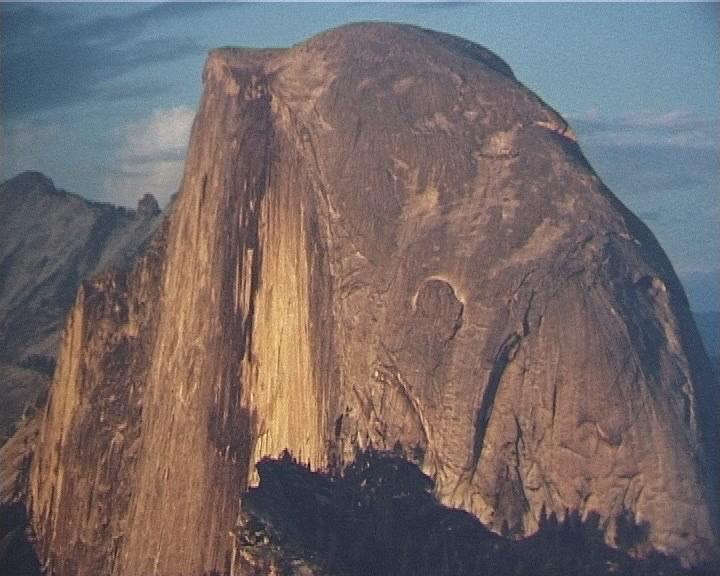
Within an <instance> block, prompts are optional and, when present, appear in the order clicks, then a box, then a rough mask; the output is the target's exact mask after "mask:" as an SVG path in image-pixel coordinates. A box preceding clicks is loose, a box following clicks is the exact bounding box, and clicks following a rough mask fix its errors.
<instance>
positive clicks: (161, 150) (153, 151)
mask: <svg viewBox="0 0 720 576" xmlns="http://www.w3.org/2000/svg"><path fill="white" fill-rule="evenodd" d="M193 117H194V112H193V111H192V110H191V109H190V108H188V107H186V106H178V107H175V108H168V109H163V110H156V111H155V112H154V113H153V114H152V115H151V116H150V117H149V118H146V119H143V120H141V121H138V122H135V123H133V124H131V125H129V126H128V127H127V128H126V129H125V131H124V132H125V134H124V137H125V141H124V145H123V147H122V149H121V150H120V152H119V154H118V157H117V168H116V169H115V170H113V171H112V173H111V174H110V175H109V176H108V178H107V179H106V181H105V193H106V196H107V200H109V201H111V202H113V203H116V204H122V205H125V206H135V205H136V204H137V201H138V200H139V199H140V198H142V196H143V195H144V194H147V193H150V194H153V195H154V196H155V197H156V198H157V200H158V202H159V203H160V205H161V206H164V205H165V204H167V202H168V200H169V199H170V196H172V194H174V193H175V192H176V191H177V188H178V185H179V183H180V179H181V177H182V171H183V164H184V160H185V152H186V150H187V144H188V140H189V138H190V129H191V127H192V121H193Z"/></svg>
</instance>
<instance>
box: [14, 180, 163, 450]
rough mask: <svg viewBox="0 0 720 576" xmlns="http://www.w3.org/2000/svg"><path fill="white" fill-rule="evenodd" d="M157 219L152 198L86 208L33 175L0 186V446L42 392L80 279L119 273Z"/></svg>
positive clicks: (83, 202)
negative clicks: (132, 204)
mask: <svg viewBox="0 0 720 576" xmlns="http://www.w3.org/2000/svg"><path fill="white" fill-rule="evenodd" d="M158 215H159V210H158V206H157V202H156V201H155V200H154V198H152V197H149V198H147V199H143V201H142V202H141V205H140V206H139V207H138V210H137V211H133V210H127V209H124V208H118V207H116V206H111V205H109V204H100V203H95V202H89V201H87V200H85V199H83V198H81V197H79V196H76V195H74V194H69V193H67V192H65V191H63V190H58V189H57V188H55V186H54V184H53V182H52V180H50V179H49V178H47V177H46V176H43V175H42V174H40V173H37V172H24V173H22V174H20V175H18V176H16V177H14V178H11V179H10V180H7V181H6V182H4V183H2V184H0V393H1V394H2V398H3V402H2V407H0V444H1V443H2V442H4V440H5V439H6V438H7V436H8V434H9V433H10V431H11V430H12V427H13V425H14V424H15V423H17V422H18V420H19V419H20V416H21V414H22V412H23V409H24V408H25V406H26V405H27V404H28V403H30V402H32V401H33V400H34V398H35V397H36V396H37V395H38V394H43V393H44V392H45V391H46V390H47V386H48V384H49V381H50V378H51V377H52V372H53V368H54V364H55V356H56V351H57V346H58V341H59V337H60V333H61V331H62V327H63V324H64V322H65V317H66V315H67V313H68V312H69V310H70V308H71V307H72V305H73V302H74V301H75V294H76V292H77V289H78V287H79V286H80V283H81V281H82V280H83V279H85V278H88V277H89V276H91V275H93V274H97V273H99V272H101V271H103V270H107V269H110V268H118V269H123V268H127V267H128V266H129V265H130V263H131V262H132V261H133V259H134V258H135V256H136V254H137V253H138V251H139V250H140V248H141V246H142V245H143V244H144V243H145V241H146V240H147V238H148V236H149V235H150V234H151V233H152V232H153V231H154V230H155V228H156V227H157V223H158V222H159V218H158Z"/></svg>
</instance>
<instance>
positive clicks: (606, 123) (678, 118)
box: [566, 108, 719, 149]
mask: <svg viewBox="0 0 720 576" xmlns="http://www.w3.org/2000/svg"><path fill="white" fill-rule="evenodd" d="M566 117H567V119H568V120H569V121H570V123H571V124H573V125H574V126H575V128H576V130H577V132H578V133H579V134H580V135H581V143H585V144H594V145H602V146H618V147H631V146H659V147H669V148H692V149H712V148H717V147H718V136H717V134H718V128H719V124H718V119H717V118H712V117H704V116H700V115H698V114H696V113H693V112H690V111H688V110H670V111H663V112H652V111H641V112H636V113H631V114H623V115H619V116H608V115H604V114H603V113H602V112H601V111H600V110H599V109H598V108H591V109H589V110H587V111H586V112H584V113H581V114H567V115H566Z"/></svg>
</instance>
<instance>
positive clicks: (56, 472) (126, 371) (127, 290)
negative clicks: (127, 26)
mask: <svg viewBox="0 0 720 576" xmlns="http://www.w3.org/2000/svg"><path fill="white" fill-rule="evenodd" d="M204 82H205V93H204V97H203V100H202V103H201V106H200V110H199V112H198V115H197V118H196V122H195V126H194V128H193V134H192V139H191V145H190V151H189V156H188V159H187V165H186V171H185V177H184V183H183V189H182V192H181V195H180V197H179V199H178V203H177V206H176V209H175V210H174V212H173V214H172V215H171V217H170V219H169V222H168V225H167V229H166V230H165V231H164V233H163V234H164V235H163V234H161V235H160V237H159V238H158V239H157V242H156V246H155V249H154V251H151V253H150V254H149V255H148V256H147V257H146V258H145V259H144V260H143V261H142V262H141V263H140V264H139V265H138V266H137V267H136V269H135V271H134V272H133V273H132V274H130V275H129V276H128V277H127V278H125V277H108V278H105V279H104V280H103V279H101V280H98V281H97V282H95V283H93V284H91V285H87V286H86V287H85V288H84V290H83V291H81V292H80V294H79V296H78V300H77V303H76V306H75V309H74V311H73V313H72V317H71V319H70V321H69V323H68V326H67V328H66V335H65V340H64V348H63V353H62V355H61V358H60V365H59V368H58V371H57V374H56V378H55V382H54V384H53V389H52V394H51V399H50V403H49V406H48V409H47V413H46V416H45V422H44V424H43V428H42V431H41V440H40V446H39V448H38V451H37V454H36V456H35V459H34V462H33V473H32V486H31V505H32V512H33V518H34V523H35V528H36V530H37V533H38V535H39V537H40V540H41V541H42V543H43V547H44V553H45V557H46V558H47V559H48V561H49V563H50V564H51V565H52V566H53V567H54V568H55V569H56V570H57V573H58V574H71V573H78V574H85V573H87V574H90V573H113V574H123V575H135V574H137V575H140V574H143V575H146V574H174V573H180V572H183V573H199V572H201V571H202V570H209V569H211V568H215V567H218V568H222V567H223V566H225V565H226V563H227V562H228V554H229V549H230V545H231V542H230V538H229V536H228V531H229V530H230V529H231V528H232V527H233V525H234V523H235V521H236V518H237V513H238V496H239V494H240V492H241V491H242V490H243V488H244V487H246V486H247V485H248V483H252V482H253V481H254V463H255V462H256V461H257V460H258V459H259V458H260V457H262V456H263V455H266V454H277V453H279V452H280V451H281V450H283V449H284V448H288V449H289V450H290V451H291V452H293V454H295V455H296V456H297V457H298V458H300V459H301V460H303V461H306V462H310V464H311V465H312V466H313V467H327V466H334V465H337V464H338V463H341V462H344V461H348V460H350V459H351V458H352V455H353V452H354V450H355V448H356V447H366V446H368V445H370V444H372V445H373V446H375V447H380V448H392V447H393V446H395V445H396V444H397V443H400V444H401V445H402V446H403V447H404V448H405V450H406V451H407V453H408V457H411V458H415V459H416V460H418V461H419V462H421V464H422V467H423V469H424V470H425V471H426V472H427V473H428V474H430V475H431V476H433V477H434V478H435V479H436V482H437V491H438V494H439V495H440V497H441V499H442V500H443V501H444V502H445V503H447V504H451V505H455V506H460V507H463V508H465V509H467V510H469V511H471V512H473V513H474V514H476V515H477V516H478V517H479V518H480V519H481V520H482V521H483V522H485V523H487V524H488V525H490V526H491V527H493V528H494V529H496V530H498V531H501V530H506V531H509V532H511V533H515V534H520V533H523V532H524V533H530V532H532V531H533V530H534V529H536V527H537V523H538V519H539V517H540V515H541V511H542V509H543V508H545V509H546V510H547V511H548V512H550V511H555V512H557V513H558V514H560V515H563V514H564V513H565V511H566V510H568V509H569V510H578V511H580V512H581V513H587V512H591V511H595V512H597V513H599V514H600V515H601V516H602V517H603V518H604V519H605V522H606V525H607V529H608V533H609V535H610V537H611V536H612V532H613V530H614V521H613V518H615V517H617V516H619V515H621V514H625V513H626V512H628V511H629V512H630V513H631V514H633V515H634V517H635V518H636V520H637V521H639V522H647V523H648V524H649V527H650V532H649V534H650V535H649V538H650V543H651V544H652V545H654V546H656V547H658V548H660V549H663V550H666V551H668V552H671V553H673V554H677V555H680V556H682V557H683V558H684V559H685V560H686V561H688V562H695V561H698V560H700V559H702V558H705V557H707V556H708V555H709V554H713V553H714V552H715V550H716V548H715V547H716V545H717V540H716V535H715V534H716V533H715V532H714V531H715V529H716V528H715V525H714V521H715V520H714V518H715V516H714V514H715V513H716V511H715V509H714V506H715V501H716V496H717V484H716V483H715V480H714V476H713V475H714V473H715V470H714V467H713V466H714V465H713V464H712V462H711V459H710V458H709V451H710V448H711V446H714V447H716V446H717V445H716V444H712V443H714V442H716V439H717V436H716V428H715V427H714V426H716V424H714V423H712V416H713V414H714V412H716V410H717V405H716V404H715V397H714V396H713V395H712V394H711V385H712V381H711V377H710V373H709V365H708V363H707V358H706V357H705V354H704V352H703V351H702V347H701V345H700V342H699V338H698V336H697V332H696V330H695V327H694V325H693V323H692V321H691V319H690V316H689V310H688V306H687V302H686V299H685V296H684V294H683V291H682V288H681V287H680V285H679V283H678V281H677V278H676V276H675V274H674V272H673V271H672V268H671V266H670V264H669V263H668V261H667V259H666V257H665V256H664V254H663V253H662V251H661V249H660V248H659V246H658V245H657V242H656V241H655V240H654V238H653V237H652V235H651V234H650V233H649V231H648V230H647V229H646V228H645V227H644V226H643V225H642V224H641V223H640V222H639V221H638V220H637V219H636V218H635V217H633V216H632V215H631V214H630V213H628V212H627V211H626V210H625V208H624V207H622V205H620V204H619V202H618V201H617V200H616V199H615V198H614V197H613V196H612V194H611V193H610V192H609V191H608V190H607V189H606V188H605V187H604V186H603V184H602V183H601V182H600V181H599V180H598V178H597V176H596V175H595V174H594V173H593V171H592V170H591V168H590V167H589V166H588V165H587V163H586V162H585V160H584V159H583V157H582V155H581V153H580V151H579V149H578V147H577V145H576V143H575V141H574V138H573V135H572V132H571V131H570V130H569V128H568V126H567V125H566V123H565V122H564V121H563V119H562V118H560V117H559V116H558V115H557V114H556V113H555V112H553V111H552V110H551V109H549V108H548V107H547V106H545V105H544V104H543V103H542V102H541V101H540V100H539V99H538V98H537V97H536V96H534V95H533V94H532V93H530V92H529V91H528V90H527V89H525V88H524V87H523V86H521V85H520V84H518V83H517V82H516V81H515V79H514V77H513V76H512V73H511V72H510V70H509V68H508V67H507V66H506V65H505V64H504V63H503V62H502V61H500V60H499V59H498V58H497V57H495V56H494V55H492V54H491V53H489V52H486V51H485V50H483V49H482V48H480V47H478V46H475V45H473V44H470V43H467V42H465V41H462V40H460V39H457V38H453V37H449V36H445V35H442V34H437V33H431V32H427V31H422V30H419V29H415V28H411V27H404V26H394V25H380V24H374V25H357V26H350V27H345V28H341V29H338V30H335V31H332V32H329V33H326V34H323V35H321V36H318V37H316V38H314V39H312V40H310V41H308V42H306V43H304V44H301V45H298V46H296V47H295V48H292V49H289V50H275V51H251V50H233V49H223V50H218V51H215V52H213V53H212V54H211V56H210V58H209V60H208V62H207V65H206V68H205V72H204Z"/></svg>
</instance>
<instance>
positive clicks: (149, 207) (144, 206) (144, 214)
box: [137, 194, 160, 218]
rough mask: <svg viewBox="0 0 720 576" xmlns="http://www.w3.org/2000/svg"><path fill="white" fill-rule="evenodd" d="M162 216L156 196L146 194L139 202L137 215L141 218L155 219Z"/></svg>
mask: <svg viewBox="0 0 720 576" xmlns="http://www.w3.org/2000/svg"><path fill="white" fill-rule="evenodd" d="M158 214H160V206H159V205H158V202H157V200H156V199H155V196H153V195H152V194H145V195H144V196H143V197H142V198H140V200H139V201H138V205H137V215H138V216H139V217H140V218H154V217H155V216H157V215H158Z"/></svg>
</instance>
